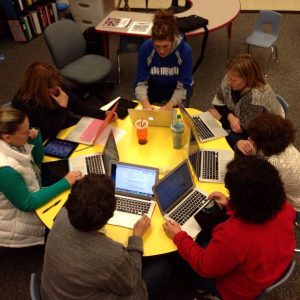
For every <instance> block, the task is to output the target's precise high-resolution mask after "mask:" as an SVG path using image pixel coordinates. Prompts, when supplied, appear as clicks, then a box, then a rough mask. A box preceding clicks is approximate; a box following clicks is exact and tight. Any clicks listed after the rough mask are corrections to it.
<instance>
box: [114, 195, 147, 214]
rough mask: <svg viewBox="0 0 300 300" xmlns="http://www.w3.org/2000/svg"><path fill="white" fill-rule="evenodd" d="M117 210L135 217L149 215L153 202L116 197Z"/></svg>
mask: <svg viewBox="0 0 300 300" xmlns="http://www.w3.org/2000/svg"><path fill="white" fill-rule="evenodd" d="M116 199H117V208H116V210H118V211H122V212H127V213H130V214H134V215H143V214H148V212H149V209H150V206H151V202H146V201H140V200H135V199H132V198H125V197H119V196H116Z"/></svg>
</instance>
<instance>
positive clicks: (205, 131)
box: [193, 116, 215, 139]
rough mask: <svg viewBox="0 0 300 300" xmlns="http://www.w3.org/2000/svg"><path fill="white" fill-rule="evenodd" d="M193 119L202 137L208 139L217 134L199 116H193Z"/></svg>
mask: <svg viewBox="0 0 300 300" xmlns="http://www.w3.org/2000/svg"><path fill="white" fill-rule="evenodd" d="M193 120H194V123H195V125H196V129H197V132H198V134H199V136H200V137H201V139H208V138H211V137H214V136H215V135H214V134H213V133H212V132H211V130H210V129H209V128H208V127H207V126H206V124H205V123H204V122H203V121H202V120H201V119H200V117H199V116H196V117H193Z"/></svg>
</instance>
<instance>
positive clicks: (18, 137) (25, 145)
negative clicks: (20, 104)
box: [0, 107, 81, 248]
mask: <svg viewBox="0 0 300 300" xmlns="http://www.w3.org/2000/svg"><path fill="white" fill-rule="evenodd" d="M43 156H44V147H43V144H42V139H41V135H40V133H39V132H38V131H37V130H36V129H30V128H29V121H28V118H27V117H26V115H25V114H24V113H23V112H21V111H18V110H16V109H14V108H11V107H7V108H1V109H0V178H1V180H0V220H1V222H0V247H16V248H18V247H28V246H34V245H40V244H43V243H44V226H43V224H42V222H41V221H40V220H39V218H38V217H37V215H36V214H35V213H34V210H35V209H36V208H38V207H40V206H42V205H44V204H45V203H47V202H48V201H50V200H51V199H52V198H53V197H55V196H57V195H59V194H60V193H61V192H63V191H65V190H66V189H68V188H69V187H70V186H71V185H72V184H74V183H75V181H76V180H78V179H79V178H81V174H80V172H78V171H73V172H70V173H68V174H67V175H66V176H65V177H64V178H62V179H61V180H59V181H58V182H57V183H55V184H53V185H51V186H49V187H46V188H42V187H41V179H40V178H41V176H40V170H39V167H38V165H39V164H40V163H41V162H42V160H43Z"/></svg>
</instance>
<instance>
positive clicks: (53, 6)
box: [51, 2, 58, 21]
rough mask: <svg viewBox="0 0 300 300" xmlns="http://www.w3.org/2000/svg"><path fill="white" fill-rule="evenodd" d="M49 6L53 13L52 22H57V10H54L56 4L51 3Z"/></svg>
mask: <svg viewBox="0 0 300 300" xmlns="http://www.w3.org/2000/svg"><path fill="white" fill-rule="evenodd" d="M51 6H52V11H53V16H54V21H58V12H57V8H56V3H55V2H52V3H51Z"/></svg>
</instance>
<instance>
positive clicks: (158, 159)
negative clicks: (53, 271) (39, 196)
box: [36, 108, 230, 256]
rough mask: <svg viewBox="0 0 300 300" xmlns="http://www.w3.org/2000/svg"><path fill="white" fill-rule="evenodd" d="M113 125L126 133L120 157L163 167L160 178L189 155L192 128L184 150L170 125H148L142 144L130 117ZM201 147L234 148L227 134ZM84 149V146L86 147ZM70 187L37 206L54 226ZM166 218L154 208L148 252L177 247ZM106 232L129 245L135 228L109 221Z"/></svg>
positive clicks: (218, 187) (208, 186)
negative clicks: (174, 139)
mask: <svg viewBox="0 0 300 300" xmlns="http://www.w3.org/2000/svg"><path fill="white" fill-rule="evenodd" d="M188 111H189V112H190V114H193V113H194V114H196V113H199V111H198V110H195V109H192V108H189V109H188ZM111 125H112V126H115V127H118V128H120V129H122V130H124V131H125V132H126V133H125V135H124V136H123V137H122V138H121V139H120V141H119V142H118V143H117V147H118V152H119V156H120V161H122V162H130V163H134V164H141V165H146V166H152V167H157V168H159V169H160V178H161V177H163V176H164V175H165V174H166V173H167V172H168V171H169V170H171V169H172V168H174V167H175V166H177V165H178V164H179V163H180V162H182V160H183V159H186V158H187V153H188V149H187V147H188V137H189V133H188V130H185V133H184V147H183V148H182V149H180V150H175V149H173V145H172V132H171V129H170V128H166V127H149V128H148V142H147V144H145V145H140V144H138V142H137V137H136V131H135V128H134V127H133V125H132V124H131V121H130V119H129V117H126V118H125V119H124V120H117V121H115V122H113V123H111ZM70 130H71V128H68V129H65V130H62V131H61V132H60V133H59V135H58V137H59V138H62V139H63V138H65V137H66V136H67V134H68V133H69V131H70ZM200 147H201V148H208V149H225V150H228V149H230V147H229V145H228V144H227V142H226V140H225V138H221V139H217V140H214V141H210V142H206V143H202V144H201V145H200ZM82 149H83V150H82ZM102 149H103V146H99V145H95V146H93V147H88V148H87V146H86V145H79V147H78V149H77V150H76V151H75V152H74V153H73V154H72V157H75V156H77V155H87V154H92V153H95V152H99V151H102ZM51 160H54V159H53V158H50V157H45V161H51ZM194 181H195V183H196V185H197V186H199V187H201V189H203V190H204V191H206V192H207V193H211V192H213V191H220V192H223V193H227V191H226V189H225V187H224V184H220V183H204V182H199V181H198V180H197V178H196V177H195V176H194ZM68 194H69V190H67V191H65V192H63V193H61V194H60V195H59V196H57V197H55V198H53V199H52V200H51V201H50V202H48V203H47V204H45V205H44V206H42V207H40V208H38V209H37V210H36V213H37V215H38V216H39V217H40V219H41V220H42V222H43V223H44V224H45V225H46V226H47V227H48V228H49V229H51V227H52V225H53V221H54V219H55V216H56V215H57V213H58V212H59V210H60V209H61V207H62V206H63V205H64V203H65V202H66V200H67V197H68ZM58 200H60V201H59V203H58V204H57V205H55V206H53V207H52V208H51V209H49V210H48V211H46V212H45V210H46V209H47V208H48V207H51V205H53V204H54V203H56V202H57V201H58ZM164 222H165V221H164V218H163V217H162V215H161V213H160V211H159V208H158V205H156V207H155V209H154V213H153V215H152V218H151V227H150V228H149V229H148V231H147V232H146V234H145V235H144V238H143V241H144V255H145V256H151V255H158V254H164V253H168V252H171V251H175V250H176V247H175V245H174V244H173V242H172V240H170V239H169V238H168V237H167V236H166V234H165V233H164V231H163V226H162V225H163V224H164ZM105 232H106V234H107V236H109V237H110V238H112V239H113V240H115V241H118V242H120V243H122V244H124V245H125V246H126V245H127V240H128V237H129V236H130V235H131V234H132V230H131V229H128V228H124V227H119V226H113V225H106V226H105Z"/></svg>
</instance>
